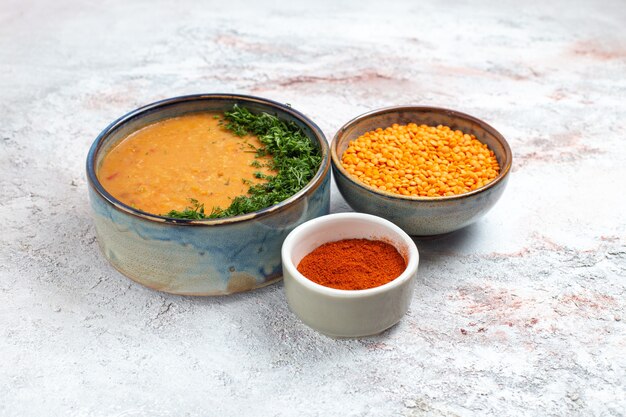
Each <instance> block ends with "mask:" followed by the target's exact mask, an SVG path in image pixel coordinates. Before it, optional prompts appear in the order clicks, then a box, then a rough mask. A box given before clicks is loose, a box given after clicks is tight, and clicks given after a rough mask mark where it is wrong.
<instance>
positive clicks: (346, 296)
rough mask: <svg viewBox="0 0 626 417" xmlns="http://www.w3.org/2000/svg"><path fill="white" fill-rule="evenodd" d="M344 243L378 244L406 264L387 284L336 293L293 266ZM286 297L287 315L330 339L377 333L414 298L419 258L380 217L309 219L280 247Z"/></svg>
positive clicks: (396, 318)
mask: <svg viewBox="0 0 626 417" xmlns="http://www.w3.org/2000/svg"><path fill="white" fill-rule="evenodd" d="M343 239H371V240H383V241H386V242H389V243H391V244H393V245H394V246H395V247H396V248H397V249H398V251H399V252H400V254H401V255H402V256H403V257H404V259H405V260H406V261H407V267H406V269H405V270H404V272H403V273H402V274H401V275H400V276H399V277H398V278H396V279H394V280H393V281H391V282H388V283H387V284H384V285H381V286H379V287H375V288H369V289H366V290H339V289H335V288H329V287H325V286H323V285H319V284H317V283H315V282H313V281H311V280H309V279H308V278H306V277H305V276H304V275H302V274H301V273H300V272H298V269H297V266H298V264H299V263H300V261H301V260H302V258H304V257H305V256H306V255H307V254H309V253H310V252H312V251H313V250H314V249H316V248H317V247H319V246H321V245H323V244H324V243H328V242H334V241H338V240H343ZM282 263H283V278H284V281H285V294H286V296H287V302H288V303H289V307H290V308H291V310H292V311H293V312H294V313H295V314H296V315H297V316H298V317H299V318H300V319H301V320H302V321H303V322H304V323H305V324H307V325H308V326H310V327H312V328H313V329H315V330H317V331H319V332H321V333H324V334H326V335H328V336H333V337H361V336H369V335H374V334H378V333H380V332H382V331H384V330H386V329H388V328H390V327H391V326H393V325H394V324H396V323H397V322H398V321H400V319H401V318H402V316H404V314H405V313H406V312H407V310H408V309H409V306H410V304H411V300H412V298H413V288H414V287H415V278H416V276H417V265H418V263H419V254H418V252H417V247H416V246H415V243H414V242H413V240H412V239H411V238H410V237H409V235H407V234H406V233H405V232H404V231H402V229H400V228H399V227H398V226H396V225H395V224H393V223H391V222H390V221H388V220H385V219H383V218H381V217H377V216H372V215H370V214H363V213H340V214H331V215H328V216H322V217H318V218H315V219H313V220H309V221H308V222H306V223H304V224H302V225H300V226H298V227H296V228H295V229H294V230H293V231H292V232H291V233H290V234H289V235H288V236H287V239H285V242H284V243H283V247H282Z"/></svg>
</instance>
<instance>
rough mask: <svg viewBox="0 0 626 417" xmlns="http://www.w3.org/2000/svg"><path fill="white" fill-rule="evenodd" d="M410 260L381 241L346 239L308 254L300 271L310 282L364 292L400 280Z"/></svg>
mask: <svg viewBox="0 0 626 417" xmlns="http://www.w3.org/2000/svg"><path fill="white" fill-rule="evenodd" d="M405 269H406V261H405V260H404V258H403V257H402V255H400V253H399V252H398V250H397V249H396V248H395V247H394V246H393V245H391V244H389V243H387V242H383V241H380V240H368V239H345V240H339V241H337V242H329V243H326V244H324V245H322V246H320V247H318V248H317V249H315V250H314V251H313V252H311V253H309V254H308V255H306V256H305V257H304V258H302V261H300V264H299V265H298V271H300V273H301V274H302V275H304V276H305V277H307V278H308V279H310V280H311V281H313V282H316V283H318V284H320V285H324V286H326V287H331V288H337V289H340V290H364V289H367V288H374V287H378V286H380V285H383V284H386V283H388V282H389V281H393V280H394V279H396V278H398V277H399V276H400V275H401V274H402V272H404V270H405Z"/></svg>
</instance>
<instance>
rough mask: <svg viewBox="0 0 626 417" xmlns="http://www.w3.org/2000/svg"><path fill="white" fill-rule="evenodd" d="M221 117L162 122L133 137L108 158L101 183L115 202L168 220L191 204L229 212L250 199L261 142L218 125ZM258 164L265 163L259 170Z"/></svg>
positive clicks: (193, 116) (199, 115) (199, 116)
mask: <svg viewBox="0 0 626 417" xmlns="http://www.w3.org/2000/svg"><path fill="white" fill-rule="evenodd" d="M221 118H222V115H221V114H220V113H193V114H189V115H184V116H181V117H175V118H171V119H166V120H162V121H159V122H156V123H154V124H151V125H149V126H146V127H145V128H143V129H141V130H139V131H137V132H134V133H132V134H130V135H129V136H128V137H126V138H124V139H123V140H122V141H121V142H120V143H118V144H117V145H116V146H115V147H113V149H111V151H110V152H109V153H108V154H107V155H106V156H105V157H104V160H103V162H102V165H101V167H100V169H99V171H98V180H99V181H100V183H101V184H102V186H103V187H104V188H105V189H106V190H107V191H108V192H109V193H111V195H113V197H115V198H117V199H118V200H120V201H121V202H123V203H125V204H128V205H129V206H132V207H135V208H137V209H139V210H142V211H145V212H148V213H153V214H159V215H163V214H165V213H168V212H169V211H170V210H183V209H184V208H185V207H188V206H189V205H190V199H195V200H198V202H199V203H200V204H204V206H205V207H206V209H207V210H208V212H210V211H211V208H213V207H221V208H226V207H228V206H229V205H230V202H231V200H232V199H233V198H235V197H237V196H240V195H247V192H248V188H249V187H250V184H251V183H259V182H260V181H264V180H260V179H257V178H255V175H254V173H255V172H262V173H264V174H271V173H272V172H271V171H270V170H269V168H266V167H264V165H265V164H266V163H267V162H268V159H269V157H264V158H257V157H256V153H255V148H259V147H261V146H262V144H261V142H260V141H259V139H258V138H257V137H256V136H251V135H247V136H244V137H239V136H237V135H235V134H234V133H232V132H230V131H229V130H226V129H225V128H223V127H222V126H220V125H219V121H220V119H221ZM254 161H258V162H260V165H261V166H259V164H257V163H255V162H254Z"/></svg>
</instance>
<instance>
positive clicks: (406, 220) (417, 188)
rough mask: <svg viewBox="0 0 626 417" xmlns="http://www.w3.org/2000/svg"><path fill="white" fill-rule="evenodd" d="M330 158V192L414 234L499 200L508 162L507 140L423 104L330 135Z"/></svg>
mask: <svg viewBox="0 0 626 417" xmlns="http://www.w3.org/2000/svg"><path fill="white" fill-rule="evenodd" d="M331 158H332V168H333V174H334V178H335V182H336V183H337V187H338V189H339V191H340V192H341V194H342V196H343V197H344V199H345V200H346V202H347V203H348V204H349V205H350V206H351V207H352V208H353V209H354V210H356V211H359V212H363V213H369V214H373V215H377V216H380V217H383V218H386V219H388V220H390V221H392V222H393V223H395V224H397V225H398V226H400V227H401V228H402V229H403V230H404V231H406V232H407V233H408V234H410V235H413V236H430V235H440V234H444V233H449V232H453V231H455V230H458V229H461V228H463V227H465V226H468V225H469V224H471V223H473V222H475V221H476V220H478V219H479V218H480V217H481V216H483V215H484V214H485V213H486V212H487V211H489V210H490V209H491V208H492V207H493V206H494V205H495V203H496V202H497V201H498V199H499V198H500V196H501V195H502V193H503V191H504V188H505V186H506V183H507V180H508V174H509V172H510V170H511V162H512V154H511V148H510V147H509V144H508V143H507V141H506V139H505V138H504V137H503V136H502V135H501V134H500V133H499V132H498V131H497V130H496V129H494V128H493V127H491V126H490V125H488V124H487V123H485V122H484V121H482V120H480V119H477V118H475V117H473V116H470V115H468V114H465V113H461V112H458V111H454V110H448V109H443V108H436V107H425V106H396V107H389V108H384V109H380V110H374V111H371V112H369V113H365V114H363V115H361V116H358V117H356V118H354V119H353V120H351V121H349V122H348V123H346V124H345V125H344V126H343V127H342V128H341V129H339V131H338V132H337V134H336V135H335V137H334V139H333V142H332V144H331Z"/></svg>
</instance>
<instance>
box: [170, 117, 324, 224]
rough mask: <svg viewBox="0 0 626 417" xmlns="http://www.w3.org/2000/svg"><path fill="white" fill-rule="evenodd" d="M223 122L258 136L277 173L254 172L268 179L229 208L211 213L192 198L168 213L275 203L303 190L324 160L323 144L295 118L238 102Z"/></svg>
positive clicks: (196, 215) (199, 215)
mask: <svg viewBox="0 0 626 417" xmlns="http://www.w3.org/2000/svg"><path fill="white" fill-rule="evenodd" d="M221 124H222V125H223V126H224V127H225V128H226V129H228V130H230V131H231V132H233V133H234V134H236V135H238V136H245V135H246V134H251V135H255V136H257V137H258V138H259V140H260V141H261V143H262V144H263V146H262V147H259V148H256V150H255V152H256V157H257V158H258V157H263V156H266V155H270V156H271V157H272V158H271V159H270V160H269V161H268V162H267V163H265V164H262V165H263V166H266V167H268V168H270V169H271V170H272V171H274V172H275V174H274V175H267V174H263V173H261V172H255V173H254V176H255V177H256V178H259V179H264V180H265V182H263V183H259V184H252V185H250V188H249V189H248V195H242V196H238V197H235V198H234V199H233V200H232V202H231V204H230V206H228V207H227V208H225V209H222V208H220V207H214V208H213V210H212V211H211V213H210V214H208V215H207V214H205V212H204V205H202V204H198V201H197V200H194V199H191V203H192V206H191V207H187V208H185V209H184V210H183V211H176V210H172V211H170V212H169V213H167V214H166V215H165V216H166V217H172V218H181V219H204V218H222V217H232V216H237V215H240V214H246V213H251V212H253V211H258V210H261V209H264V208H267V207H270V206H273V205H274V204H278V203H280V202H281V201H284V200H286V199H287V198H289V197H291V196H292V195H294V194H295V193H297V192H298V191H300V190H301V189H302V188H303V187H304V186H305V185H306V184H307V183H308V182H309V181H311V179H312V178H313V176H315V173H316V172H317V170H318V169H319V167H320V164H321V163H322V155H321V153H320V150H319V148H318V147H317V146H315V144H314V143H313V142H312V141H311V140H310V139H309V138H308V137H307V136H306V135H305V134H304V132H303V131H302V129H301V128H300V127H299V126H298V125H297V124H295V123H294V122H291V121H284V120H280V119H279V118H278V117H276V116H274V115H271V114H269V113H259V114H254V113H252V112H250V111H249V110H248V109H246V108H245V107H240V106H238V105H234V106H233V109H232V110H230V111H226V112H224V119H223V120H222V121H221ZM252 166H254V167H257V166H258V167H260V166H261V164H260V163H258V161H254V162H253V163H252ZM192 216H193V217H192Z"/></svg>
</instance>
